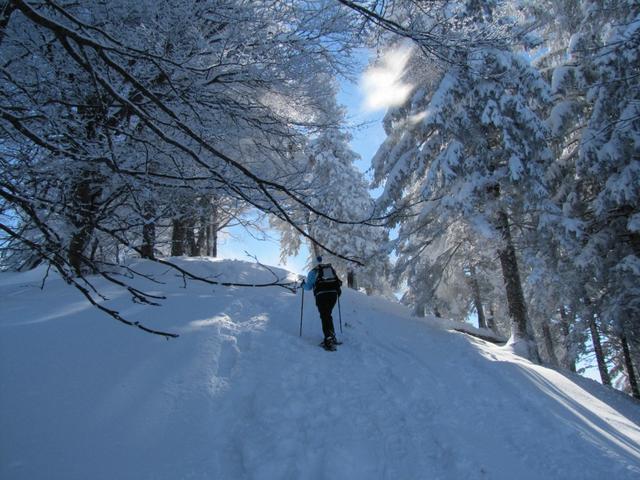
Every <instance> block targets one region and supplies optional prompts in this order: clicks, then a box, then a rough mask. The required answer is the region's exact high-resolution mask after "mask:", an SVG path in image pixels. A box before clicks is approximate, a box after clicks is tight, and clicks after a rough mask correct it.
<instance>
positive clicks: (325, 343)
mask: <svg viewBox="0 0 640 480" xmlns="http://www.w3.org/2000/svg"><path fill="white" fill-rule="evenodd" d="M320 346H321V347H322V348H324V349H325V350H326V351H327V352H335V351H336V350H337V349H336V346H335V344H334V343H333V342H332V341H331V339H330V338H326V339H325V340H324V341H323V342H322V343H320Z"/></svg>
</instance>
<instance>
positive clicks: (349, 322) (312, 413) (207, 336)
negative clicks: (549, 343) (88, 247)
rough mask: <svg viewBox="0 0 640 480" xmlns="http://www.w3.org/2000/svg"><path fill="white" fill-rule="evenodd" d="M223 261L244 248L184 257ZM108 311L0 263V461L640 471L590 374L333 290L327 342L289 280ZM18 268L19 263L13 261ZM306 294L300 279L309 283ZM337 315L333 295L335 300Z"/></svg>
mask: <svg viewBox="0 0 640 480" xmlns="http://www.w3.org/2000/svg"><path fill="white" fill-rule="evenodd" d="M181 261H183V262H185V264H187V266H188V267H189V268H192V269H196V270H198V271H199V272H201V273H204V274H211V275H214V274H215V275H217V274H221V273H223V274H224V275H225V279H226V280H234V279H236V280H237V279H240V278H242V279H243V281H244V280H247V279H251V281H256V282H257V281H260V279H264V278H267V277H268V276H269V274H268V273H267V272H264V271H263V270H261V269H260V268H259V267H257V266H255V265H252V264H247V263H244V262H232V261H221V262H211V261H206V260H199V261H197V260H191V261H187V260H181ZM138 268H143V269H145V271H146V272H148V273H152V274H154V275H156V277H157V278H158V279H161V280H162V281H163V282H164V285H162V286H154V289H155V288H157V289H158V290H159V291H162V292H164V293H165V294H166V295H167V296H168V299H167V301H166V302H165V305H164V307H162V308H152V307H142V306H139V305H133V304H131V303H130V302H129V300H128V299H127V298H126V297H124V296H123V295H122V293H121V292H117V291H116V290H115V289H112V290H111V297H112V300H111V301H110V302H111V305H112V306H118V307H119V308H120V309H121V310H122V311H123V312H124V313H125V314H126V315H127V316H128V317H130V318H131V319H133V320H139V321H144V322H146V323H147V324H150V325H151V324H153V325H154V326H158V327H162V328H165V329H166V328H170V329H173V331H176V330H177V331H179V333H181V337H180V338H179V339H177V340H172V341H169V342H167V341H165V340H163V339H159V338H154V337H151V336H149V335H145V334H140V333H139V332H136V331H135V330H133V329H128V328H122V327H121V326H120V325H118V324H117V323H116V322H113V321H112V320H110V319H108V318H106V317H104V316H103V315H101V314H100V313H98V312H96V311H95V310H93V309H90V308H82V304H81V303H80V302H79V296H78V294H77V293H76V292H75V291H73V290H72V289H70V287H68V286H66V285H64V284H63V282H62V281H60V280H56V279H51V280H49V282H48V286H47V288H46V289H45V290H44V291H40V290H39V289H38V286H39V281H40V279H39V278H37V276H34V274H33V273H29V274H2V275H0V302H1V305H0V306H1V307H2V311H3V317H2V320H1V321H0V391H1V392H2V395H1V396H0V432H2V433H0V477H2V478H11V479H23V478H24V479H27V478H28V479H40V478H42V479H44V478H47V479H52V478H53V479H56V478H60V479H82V478H93V479H102V478H104V479H111V478H121V479H128V478H131V479H134V478H135V479H167V480H168V479H183V478H184V479H211V478H221V479H232V478H233V479H318V480H321V479H332V480H336V479H398V478H402V479H459V478H465V479H512V478H518V479H540V478H563V479H573V478H575V479H591V478H593V479H596V478H598V479H599V478H603V477H604V476H605V475H606V476H608V477H610V478H616V479H627V478H629V479H631V478H638V475H640V428H639V427H638V422H639V419H640V409H639V408H638V404H637V403H635V402H634V401H632V400H631V399H629V398H627V397H625V396H623V395H621V394H619V393H618V392H615V391H612V390H610V389H605V388H603V387H602V386H600V385H597V384H595V383H594V382H591V381H588V380H584V379H580V378H578V377H576V376H574V375H571V374H568V373H560V372H556V371H553V370H550V369H547V368H544V367H540V366H536V365H532V364H530V363H529V362H527V361H525V360H522V359H520V358H519V357H515V356H513V355H512V354H511V353H509V352H507V351H505V350H504V349H501V348H498V347H496V346H494V345H490V344H487V343H486V342H483V341H480V340H475V339H471V338H470V337H468V336H466V335H463V334H459V333H452V332H449V331H446V330H445V329H443V328H442V327H441V326H435V325H437V323H436V322H433V323H430V321H429V319H425V320H418V319H413V318H411V317H410V316H409V315H408V313H407V312H406V311H405V309H404V308H403V307H401V306H400V305H397V304H393V303H390V302H387V301H386V300H383V299H379V298H372V297H367V296H365V295H363V294H360V293H356V292H353V291H345V293H344V295H343V296H342V298H341V307H342V314H343V324H344V333H343V334H342V335H339V336H340V337H341V338H342V339H343V340H344V344H343V345H342V346H339V347H338V351H337V352H326V351H324V350H323V349H321V348H319V347H318V343H319V341H320V340H321V329H320V320H319V318H318V315H317V311H316V308H315V305H314V304H313V301H312V298H308V299H307V298H305V311H304V327H303V336H302V337H299V336H298V328H299V319H300V317H299V315H300V294H298V295H293V294H291V293H290V292H287V291H286V290H284V289H279V288H267V289H242V288H224V287H211V286H206V285H202V284H197V283H192V282H188V283H187V288H183V282H182V279H181V278H176V277H175V276H174V275H173V274H172V273H170V272H167V271H166V269H159V268H158V267H157V266H155V265H152V264H148V263H146V262H141V263H140V265H139V266H138ZM27 275H30V276H27ZM307 295H308V296H309V297H311V295H309V293H307ZM334 314H335V324H336V327H338V318H337V308H336V310H335V311H334Z"/></svg>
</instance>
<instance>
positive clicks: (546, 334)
mask: <svg viewBox="0 0 640 480" xmlns="http://www.w3.org/2000/svg"><path fill="white" fill-rule="evenodd" d="M542 337H543V338H544V346H545V348H546V350H547V355H548V356H549V362H550V363H551V365H553V366H554V367H559V366H560V363H559V362H558V357H557V356H556V351H555V348H554V346H553V336H552V335H551V327H550V326H549V322H544V323H543V324H542Z"/></svg>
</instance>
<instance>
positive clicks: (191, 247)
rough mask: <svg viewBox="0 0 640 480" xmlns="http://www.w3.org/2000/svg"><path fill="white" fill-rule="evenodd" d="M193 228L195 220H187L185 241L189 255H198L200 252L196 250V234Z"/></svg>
mask: <svg viewBox="0 0 640 480" xmlns="http://www.w3.org/2000/svg"><path fill="white" fill-rule="evenodd" d="M194 230H195V222H194V221H193V220H189V221H188V222H187V223H186V229H185V241H186V244H187V249H188V251H189V256H190V257H197V256H198V255H200V252H198V245H197V244H196V235H195V231H194Z"/></svg>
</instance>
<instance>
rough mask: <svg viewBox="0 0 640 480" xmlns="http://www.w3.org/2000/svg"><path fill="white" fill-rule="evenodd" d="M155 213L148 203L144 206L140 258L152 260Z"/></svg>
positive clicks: (154, 242)
mask: <svg viewBox="0 0 640 480" xmlns="http://www.w3.org/2000/svg"><path fill="white" fill-rule="evenodd" d="M154 217H155V211H154V208H153V205H152V204H151V203H150V202H145V205H144V215H143V218H144V225H143V226H142V245H141V246H140V256H141V257H142V258H148V259H150V260H153V259H154V258H155V257H154V256H153V251H154V249H155V246H156V223H155V221H154Z"/></svg>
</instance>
